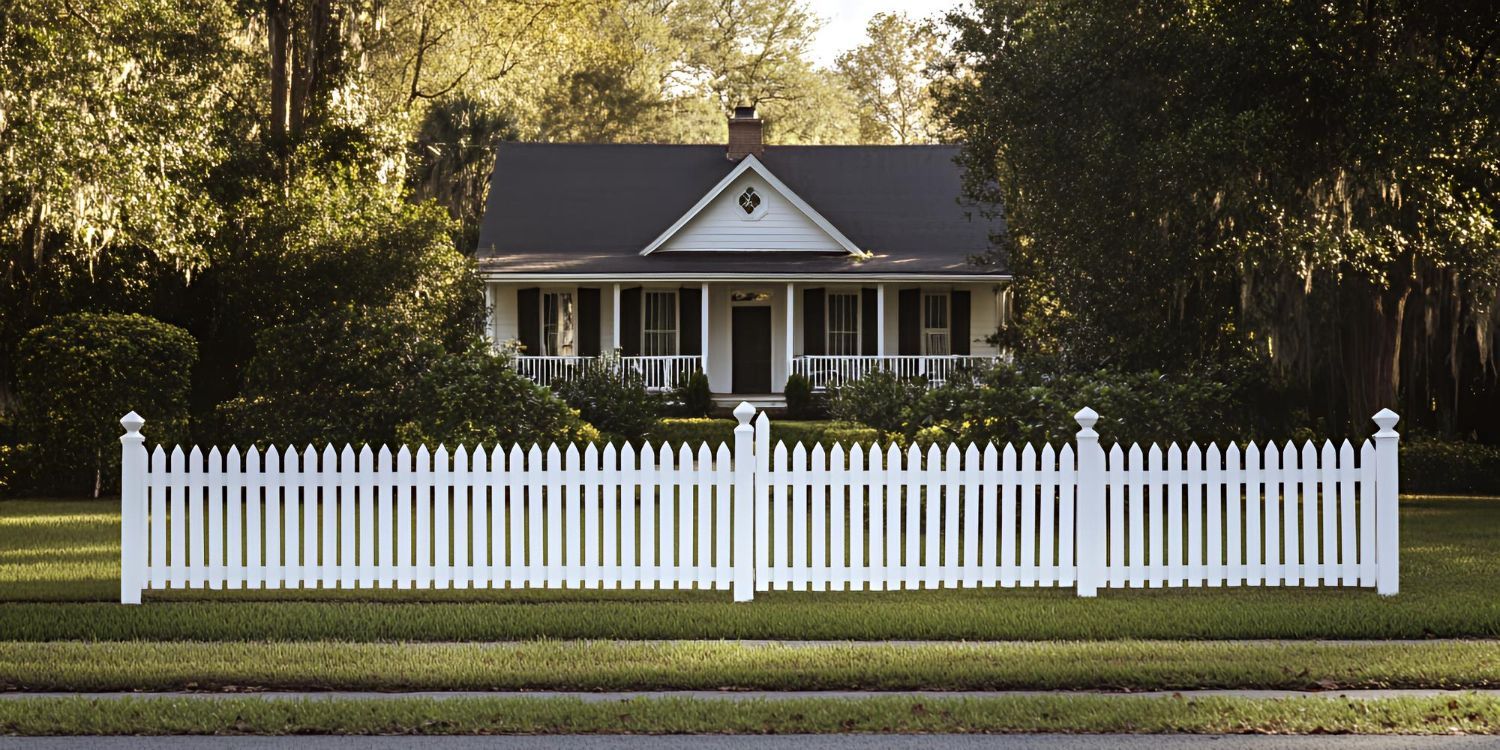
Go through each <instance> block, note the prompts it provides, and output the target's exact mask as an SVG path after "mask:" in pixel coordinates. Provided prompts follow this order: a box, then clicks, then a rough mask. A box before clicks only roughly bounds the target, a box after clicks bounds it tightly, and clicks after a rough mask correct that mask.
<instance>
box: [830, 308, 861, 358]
mask: <svg viewBox="0 0 1500 750" xmlns="http://www.w3.org/2000/svg"><path fill="white" fill-rule="evenodd" d="M828 353H829V354H832V355H835V356H851V355H855V354H859V292H829V293H828Z"/></svg>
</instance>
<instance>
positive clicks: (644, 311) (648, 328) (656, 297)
mask: <svg viewBox="0 0 1500 750" xmlns="http://www.w3.org/2000/svg"><path fill="white" fill-rule="evenodd" d="M642 296H643V298H644V299H643V300H642V305H641V353H642V354H645V355H647V356H671V355H675V354H677V292H675V291H658V292H652V291H647V292H645V293H644V294H643V295H642Z"/></svg>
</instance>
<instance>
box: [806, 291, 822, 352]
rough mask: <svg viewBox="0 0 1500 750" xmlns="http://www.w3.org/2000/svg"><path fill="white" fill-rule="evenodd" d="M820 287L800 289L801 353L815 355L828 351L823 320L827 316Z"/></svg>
mask: <svg viewBox="0 0 1500 750" xmlns="http://www.w3.org/2000/svg"><path fill="white" fill-rule="evenodd" d="M826 305H827V295H826V294H824V292H823V290H822V289H803V290H802V353H803V354H805V355H807V356H810V357H816V356H819V355H821V354H823V353H825V352H826V351H828V347H827V345H826V344H827V341H826V338H825V336H824V334H823V321H824V319H825V318H826V317H827V316H828V311H827V309H826Z"/></svg>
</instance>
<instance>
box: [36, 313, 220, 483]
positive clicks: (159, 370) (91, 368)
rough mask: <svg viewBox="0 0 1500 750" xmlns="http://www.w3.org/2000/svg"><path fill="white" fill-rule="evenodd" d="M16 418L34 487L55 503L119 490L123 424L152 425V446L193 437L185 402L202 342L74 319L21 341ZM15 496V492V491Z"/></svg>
mask: <svg viewBox="0 0 1500 750" xmlns="http://www.w3.org/2000/svg"><path fill="white" fill-rule="evenodd" d="M19 352H20V357H19V360H20V361H19V365H20V366H19V367H18V368H17V369H18V371H17V381H18V388H17V393H18V395H19V402H20V410H19V415H18V418H17V420H16V426H17V432H18V433H19V434H18V437H19V441H20V443H21V444H23V445H24V444H29V445H30V446H32V448H30V449H23V450H19V451H8V453H10V454H11V455H9V456H8V457H7V461H6V462H7V463H14V462H15V460H16V459H17V457H18V456H20V455H22V454H25V455H27V456H28V458H29V459H34V464H32V465H31V466H29V467H25V468H24V469H22V468H17V467H11V468H8V469H7V473H9V474H10V475H11V476H29V477H30V478H31V481H30V482H27V484H32V485H33V486H32V487H28V488H16V489H26V490H32V491H38V490H39V491H42V492H44V493H46V494H55V495H81V494H95V495H97V494H99V493H100V492H101V491H105V490H108V491H113V490H114V488H115V486H116V485H117V484H118V478H119V472H120V442H119V438H120V433H121V432H122V428H121V427H120V417H122V416H124V415H125V413H126V412H129V411H136V412H138V413H140V415H141V416H143V417H145V418H146V438H147V440H148V442H150V443H152V444H155V443H163V444H167V445H170V444H172V443H174V442H180V441H185V440H186V439H187V436H188V394H189V390H190V388H191V383H192V372H193V367H194V365H195V364H197V361H198V342H197V341H196V340H194V339H193V337H192V336H191V335H190V334H189V333H188V332H187V331H185V330H183V329H181V328H178V327H177V326H174V325H169V324H167V323H163V322H161V321H159V320H156V319H154V318H148V317H146V316H144V315H118V314H96V313H74V314H70V315H63V316H59V317H57V318H53V319H52V320H50V321H48V322H47V323H45V324H43V325H41V326H38V327H36V328H34V329H32V330H31V332H30V333H27V334H26V336H25V337H24V338H22V339H21V345H20V349H19ZM12 491H15V490H12Z"/></svg>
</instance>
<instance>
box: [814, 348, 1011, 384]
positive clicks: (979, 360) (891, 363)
mask: <svg viewBox="0 0 1500 750" xmlns="http://www.w3.org/2000/svg"><path fill="white" fill-rule="evenodd" d="M999 361H1000V357H998V356H995V355H992V354H984V355H963V354H941V355H895V356H883V357H882V356H823V355H818V356H803V357H796V358H794V359H793V360H792V373H793V374H794V375H801V376H803V377H805V378H807V379H808V380H809V381H811V382H812V386H813V390H816V391H822V390H826V389H827V388H828V387H829V386H836V385H838V384H840V383H847V382H850V381H853V380H859V379H860V378H862V377H864V376H866V375H869V374H870V373H872V372H876V371H880V370H884V371H888V372H893V373H895V374H896V375H897V376H898V377H901V378H919V377H920V378H926V379H927V383H928V384H929V385H933V386H937V385H941V384H943V383H944V382H945V381H947V380H948V378H949V377H950V376H951V375H952V374H953V373H954V372H955V371H958V370H963V369H976V368H981V367H990V366H992V365H994V364H995V363H997V362H999Z"/></svg>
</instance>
